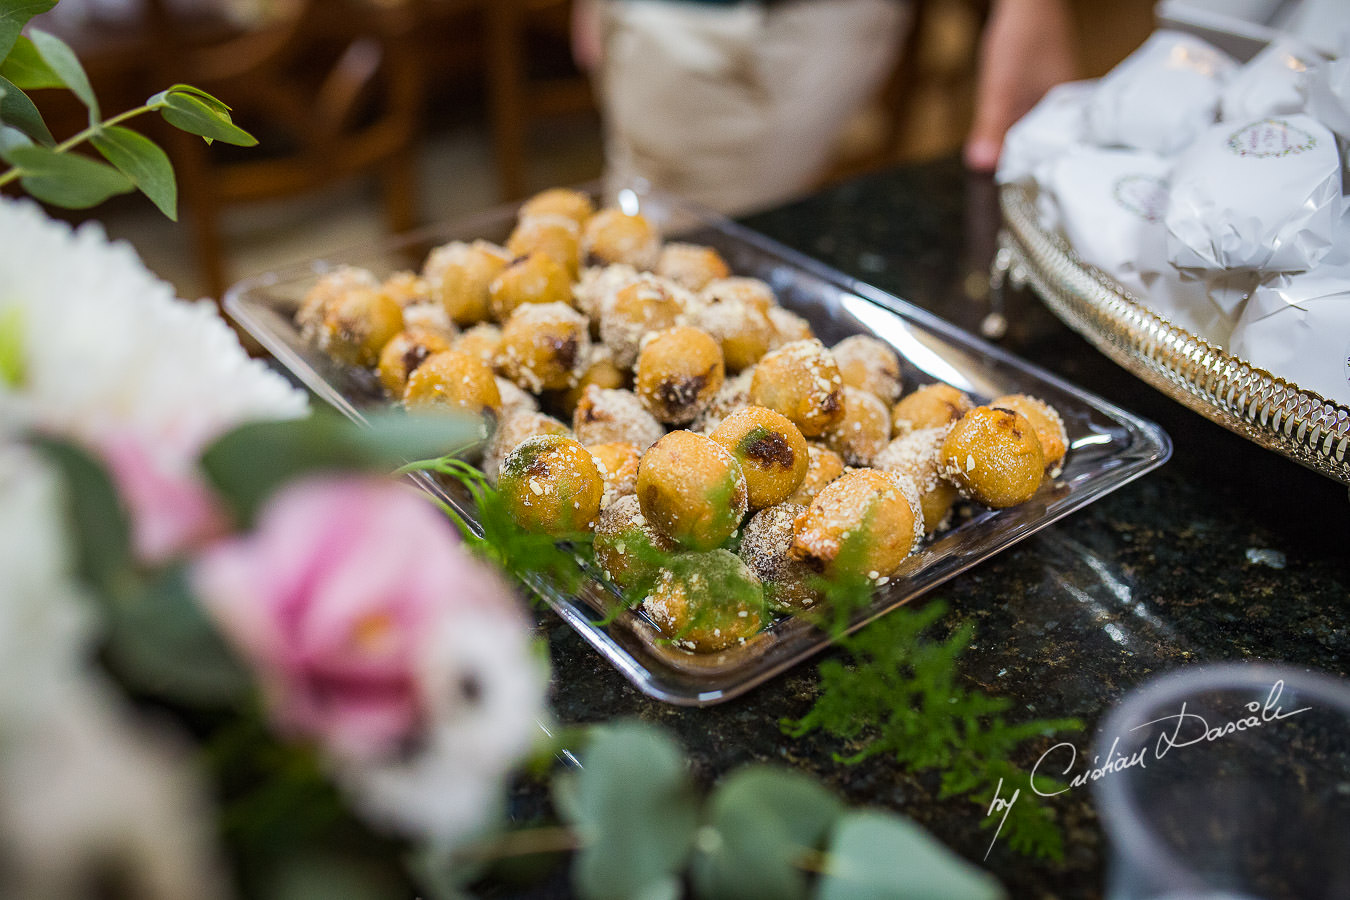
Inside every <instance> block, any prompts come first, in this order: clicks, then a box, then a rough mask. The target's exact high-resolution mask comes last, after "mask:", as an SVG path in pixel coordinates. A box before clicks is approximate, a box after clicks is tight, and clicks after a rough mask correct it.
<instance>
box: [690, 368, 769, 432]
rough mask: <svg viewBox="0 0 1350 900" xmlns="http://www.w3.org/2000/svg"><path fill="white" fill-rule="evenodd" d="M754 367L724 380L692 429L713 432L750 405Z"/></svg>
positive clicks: (695, 420)
mask: <svg viewBox="0 0 1350 900" xmlns="http://www.w3.org/2000/svg"><path fill="white" fill-rule="evenodd" d="M754 375H755V370H754V369H753V368H749V369H746V370H745V371H743V372H738V373H736V374H735V375H732V376H730V377H728V378H727V379H726V380H725V381H723V382H722V387H720V388H719V389H718V391H717V393H716V394H713V397H712V400H710V401H708V405H707V406H705V407H704V408H703V411H702V412H701V413H699V414H698V416H697V417H696V418H695V419H694V421H693V423H692V424H691V425H690V426H689V430H690V431H697V432H698V433H699V434H712V433H713V429H714V428H716V427H717V426H718V425H721V424H722V420H723V419H725V418H726V417H727V416H729V415H731V414H732V413H734V412H735V411H736V410H738V409H744V408H745V407H747V406H749V405H750V380H751V379H752V378H754Z"/></svg>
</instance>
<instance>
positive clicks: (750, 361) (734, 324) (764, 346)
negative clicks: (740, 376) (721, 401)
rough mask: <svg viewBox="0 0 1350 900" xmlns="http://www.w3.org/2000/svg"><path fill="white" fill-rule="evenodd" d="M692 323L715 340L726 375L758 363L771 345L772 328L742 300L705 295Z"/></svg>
mask: <svg viewBox="0 0 1350 900" xmlns="http://www.w3.org/2000/svg"><path fill="white" fill-rule="evenodd" d="M694 322H695V324H696V325H698V327H699V328H702V329H703V330H704V331H706V332H708V334H710V335H712V336H713V337H714V338H716V339H717V342H718V343H719V344H720V345H721V347H722V358H723V360H725V361H726V366H727V371H728V372H739V371H741V370H742V369H748V368H749V367H750V366H753V365H754V364H755V363H757V362H759V360H760V357H762V356H763V355H764V354H765V353H768V352H769V346H770V345H771V344H772V343H773V336H774V330H773V324H772V323H771V322H770V321H769V317H768V316H767V315H766V314H765V313H764V312H763V310H761V309H760V308H759V307H757V306H755V305H754V304H752V303H749V302H747V301H745V300H740V299H735V298H732V297H723V296H720V295H718V294H715V293H710V294H706V295H705V299H704V303H703V304H702V305H701V306H699V307H698V310H697V312H696V313H695V314H694Z"/></svg>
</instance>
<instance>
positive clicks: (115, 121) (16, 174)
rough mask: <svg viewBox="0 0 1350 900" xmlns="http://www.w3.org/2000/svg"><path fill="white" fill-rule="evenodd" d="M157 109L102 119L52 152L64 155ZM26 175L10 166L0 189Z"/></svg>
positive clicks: (0, 176) (0, 177) (140, 109)
mask: <svg viewBox="0 0 1350 900" xmlns="http://www.w3.org/2000/svg"><path fill="white" fill-rule="evenodd" d="M158 108H159V107H158V106H150V105H148V104H147V105H145V106H138V107H136V108H135V109H129V110H127V111H126V112H122V113H118V114H117V115H115V116H112V117H111V118H108V119H104V120H103V121H102V122H99V123H98V124H96V125H90V126H89V127H88V128H86V129H84V130H83V131H81V132H79V133H78V134H74V135H71V136H70V137H69V138H67V139H66V140H64V141H62V142H61V143H59V144H57V145H56V146H55V147H53V148H52V152H53V153H65V152H67V151H68V150H71V149H72V148H74V147H78V146H79V145H80V144H83V143H84V142H85V141H88V140H90V139H92V138H95V137H98V136H99V135H101V134H103V133H104V131H106V130H107V129H109V128H111V127H113V126H114V125H120V124H121V123H123V122H125V121H127V120H128V119H134V118H135V117H136V116H140V115H144V114H145V113H148V112H154V111H155V110H156V109H158ZM26 174H28V170H27V169H25V168H24V167H23V166H21V165H20V166H11V167H10V168H9V169H7V170H5V171H4V172H3V173H0V187H4V186H5V185H7V184H10V183H11V182H14V181H17V180H18V179H20V178H22V177H23V176H24V175H26Z"/></svg>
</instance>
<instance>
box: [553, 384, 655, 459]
mask: <svg viewBox="0 0 1350 900" xmlns="http://www.w3.org/2000/svg"><path fill="white" fill-rule="evenodd" d="M572 430H573V431H575V432H576V434H577V440H579V441H581V442H582V443H583V444H607V443H610V442H612V441H630V442H632V443H633V444H635V445H636V446H637V447H638V449H639V450H645V449H647V448H648V447H650V446H651V445H652V444H654V443H656V442H657V441H659V440H660V439H661V437H662V436H663V435H664V434H665V433H666V429H665V428H664V427H662V425H661V423H660V422H658V421H656V419H655V417H653V416H652V414H651V413H649V412H647V408H646V407H645V406H643V405H642V401H641V400H639V399H638V396H637V394H634V393H633V392H632V391H625V390H623V389H622V388H599V387H595V386H591V387H589V388H587V389H586V393H584V394H582V396H581V402H579V403H578V404H577V408H576V410H575V411H574V412H573V413H572Z"/></svg>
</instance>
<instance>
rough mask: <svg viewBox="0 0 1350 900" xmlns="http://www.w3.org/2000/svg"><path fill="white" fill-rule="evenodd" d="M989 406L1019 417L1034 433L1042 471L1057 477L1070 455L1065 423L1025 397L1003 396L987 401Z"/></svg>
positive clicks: (1048, 408) (1046, 406) (1034, 399)
mask: <svg viewBox="0 0 1350 900" xmlns="http://www.w3.org/2000/svg"><path fill="white" fill-rule="evenodd" d="M989 405H990V406H997V407H1001V408H1003V409H1011V410H1012V411H1013V412H1018V413H1021V414H1022V415H1024V416H1026V417H1027V421H1029V422H1031V427H1032V428H1034V429H1036V437H1038V438H1039V439H1040V441H1041V452H1042V453H1044V454H1045V470H1046V472H1048V473H1050V476H1051V477H1052V478H1054V477H1057V476H1058V475H1059V471H1060V469H1061V468H1062V464H1063V462H1064V455H1065V454H1066V453H1068V452H1069V435H1068V432H1067V431H1065V429H1064V420H1063V419H1061V418H1060V416H1059V412H1058V411H1057V410H1056V409H1055V408H1054V407H1053V406H1051V405H1050V404H1049V403H1046V402H1045V401H1044V400H1041V399H1039V398H1037V397H1031V396H1029V395H1027V394H1004V395H1003V396H1002V397H995V398H994V399H993V400H990V401H989Z"/></svg>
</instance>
